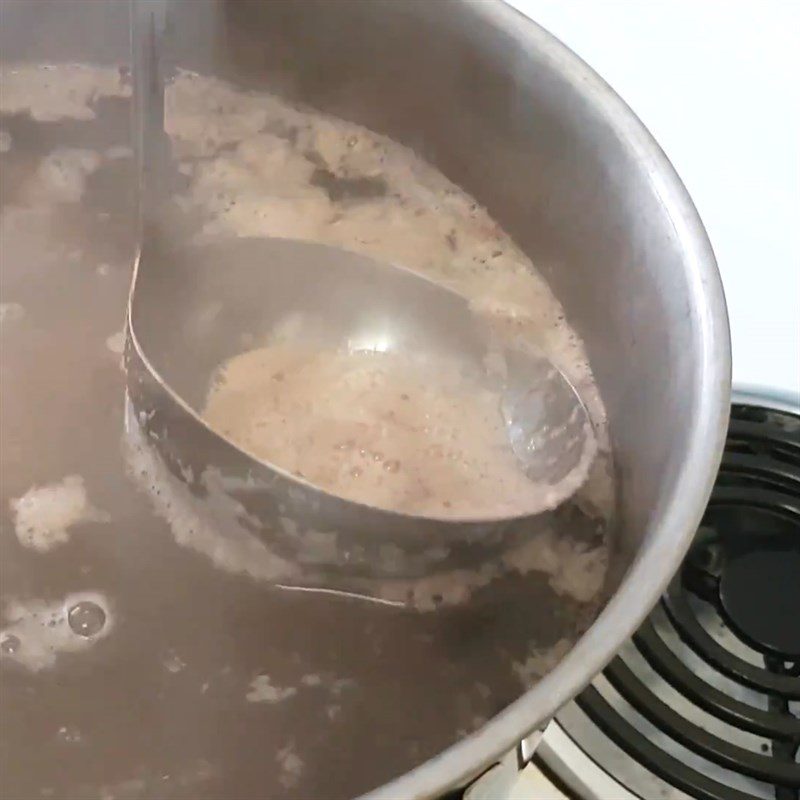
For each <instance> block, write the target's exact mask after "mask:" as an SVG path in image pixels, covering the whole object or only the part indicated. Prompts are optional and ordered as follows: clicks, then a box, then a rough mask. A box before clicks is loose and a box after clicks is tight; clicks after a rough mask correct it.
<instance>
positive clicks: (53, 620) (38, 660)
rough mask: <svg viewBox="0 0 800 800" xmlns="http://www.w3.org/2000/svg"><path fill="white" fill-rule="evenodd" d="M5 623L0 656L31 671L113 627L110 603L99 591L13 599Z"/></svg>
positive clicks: (92, 642)
mask: <svg viewBox="0 0 800 800" xmlns="http://www.w3.org/2000/svg"><path fill="white" fill-rule="evenodd" d="M5 617H6V620H7V621H8V625H7V626H6V627H5V628H4V629H3V630H2V631H0V658H2V661H4V662H5V661H9V662H14V663H17V664H19V665H21V666H23V667H25V668H27V669H29V670H30V671H31V672H39V671H40V670H43V669H50V668H52V667H53V666H55V664H56V662H57V660H58V656H59V654H62V653H80V652H83V651H85V650H87V649H89V648H91V647H93V646H94V645H95V644H96V643H97V642H98V641H100V640H102V639H104V638H105V637H106V636H108V635H109V634H110V633H111V631H112V630H113V628H114V620H113V614H112V611H111V604H110V602H109V600H108V598H107V597H106V596H105V595H103V594H101V593H100V592H93V591H86V592H76V593H74V594H70V595H67V596H66V597H65V598H63V600H59V601H56V602H47V601H46V600H41V599H31V600H12V601H11V602H9V603H8V604H7V605H6V609H5Z"/></svg>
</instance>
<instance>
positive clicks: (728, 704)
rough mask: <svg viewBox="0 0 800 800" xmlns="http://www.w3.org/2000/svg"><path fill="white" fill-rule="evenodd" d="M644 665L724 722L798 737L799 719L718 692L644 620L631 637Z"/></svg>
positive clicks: (757, 731)
mask: <svg viewBox="0 0 800 800" xmlns="http://www.w3.org/2000/svg"><path fill="white" fill-rule="evenodd" d="M633 640H634V643H635V644H636V647H637V648H638V650H639V652H640V653H641V654H642V655H643V656H644V658H645V659H646V660H647V662H648V664H650V666H651V667H652V668H653V669H654V670H655V671H656V672H657V673H658V674H659V675H660V676H661V677H662V678H663V679H664V680H665V681H667V682H668V683H669V684H671V685H672V686H673V687H674V688H675V689H676V690H677V691H678V692H680V693H681V694H683V695H685V696H686V697H687V698H688V699H689V700H691V701H692V702H693V703H694V704H695V705H697V706H699V707H700V708H702V709H703V710H705V711H708V712H709V713H711V714H713V715H714V716H716V717H718V718H719V719H722V720H724V721H725V722H728V723H731V724H732V725H735V726H736V727H739V728H742V729H744V730H746V731H749V732H750V733H755V734H758V735H760V736H765V737H767V738H768V739H781V740H786V741H794V740H795V739H800V719H797V718H796V717H793V716H791V715H783V714H777V713H772V712H769V711H764V710H763V709H760V708H755V707H754V706H751V705H749V704H748V703H743V702H741V701H740V700H736V699H735V698H733V697H730V696H729V695H727V694H725V692H723V691H720V690H719V689H717V688H716V687H715V686H712V685H711V684H709V683H706V681H704V680H703V679H702V678H699V677H698V676H697V675H696V674H695V673H693V672H692V671H691V670H690V669H689V668H688V667H687V666H686V665H685V664H684V663H683V662H682V661H681V660H680V659H679V658H678V657H677V656H676V655H675V654H674V653H673V652H672V650H670V648H669V647H668V645H667V644H666V642H664V640H663V639H662V638H661V637H660V636H659V635H658V633H657V632H656V629H655V627H654V626H653V623H652V622H651V621H650V620H647V621H646V622H645V623H644V624H643V625H642V627H641V628H640V629H639V631H638V632H637V633H636V634H635V635H634V637H633Z"/></svg>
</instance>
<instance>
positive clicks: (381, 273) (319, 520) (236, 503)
mask: <svg viewBox="0 0 800 800" xmlns="http://www.w3.org/2000/svg"><path fill="white" fill-rule="evenodd" d="M145 22H146V24H145V25H144V26H143V29H144V35H142V30H140V31H139V38H138V46H137V50H136V51H135V56H134V83H135V91H136V97H135V105H136V108H137V112H136V119H137V121H138V125H139V128H138V138H139V142H138V145H139V152H140V154H144V157H143V163H142V162H140V163H142V171H141V180H142V185H141V187H140V198H141V200H140V202H141V203H142V213H141V217H142V227H141V242H140V253H139V257H138V259H137V264H136V268H135V271H134V276H133V280H132V285H131V292H130V299H129V307H128V333H129V336H128V345H127V349H126V364H127V368H128V388H129V395H130V399H131V401H132V404H133V407H134V410H135V411H136V412H137V414H138V419H139V421H140V423H141V424H142V426H143V427H144V428H145V430H146V432H147V433H148V434H149V436H150V439H151V441H152V442H153V443H154V444H155V445H156V447H157V449H158V450H159V451H160V453H161V455H162V456H163V457H164V458H165V459H166V461H167V463H168V465H169V466H170V467H171V468H172V470H173V472H174V473H175V474H176V475H181V476H182V477H183V479H185V480H187V481H188V482H189V483H190V484H191V485H192V486H193V488H194V490H195V492H196V493H197V494H199V495H203V494H207V493H208V491H209V486H208V481H209V479H210V478H211V477H213V479H214V482H215V486H216V487H217V488H221V489H222V490H223V491H222V493H223V494H224V495H226V496H228V497H230V499H231V501H232V504H231V513H232V514H233V516H234V517H235V518H236V519H237V522H238V523H239V524H244V525H245V527H246V528H247V529H248V530H249V531H250V532H252V533H254V534H255V535H256V536H258V537H259V538H261V539H263V540H264V541H265V542H267V543H268V544H269V545H270V546H271V547H273V548H275V549H276V552H277V553H278V554H279V555H281V556H283V557H286V558H289V559H290V560H293V561H296V562H300V563H303V562H305V563H309V564H314V565H315V566H317V567H320V568H325V569H330V568H335V569H338V570H344V571H346V572H351V573H356V574H360V575H403V576H409V575H420V574H425V573H426V572H429V571H431V570H432V569H441V568H450V567H454V566H462V565H465V564H468V563H469V564H474V563H476V562H479V561H481V560H483V559H485V558H486V556H487V554H488V553H489V552H490V551H491V550H495V549H497V548H498V547H499V546H501V544H502V543H503V542H504V541H506V540H507V539H508V538H510V537H511V536H512V535H513V534H514V532H517V533H520V532H524V531H525V530H527V531H530V530H531V527H532V525H533V523H532V518H533V517H536V516H537V513H536V512H537V511H541V512H546V511H550V510H552V509H553V508H555V507H556V506H558V505H559V504H560V503H561V502H563V501H564V500H566V499H567V498H568V497H569V496H570V495H572V494H573V493H574V492H575V491H576V489H577V488H579V486H580V485H581V484H582V482H583V480H584V479H585V477H586V474H587V473H588V469H589V466H590V464H591V461H592V459H593V456H594V452H595V449H596V443H595V439H594V435H593V431H592V426H591V424H590V421H589V417H588V414H587V412H586V409H585V408H584V406H583V403H582V402H581V399H580V398H579V396H578V395H577V393H576V391H575V390H574V388H573V387H572V385H571V384H570V383H569V381H568V380H567V379H566V378H565V377H564V375H563V374H562V373H561V372H560V371H559V370H558V369H557V368H556V367H555V366H554V365H553V364H552V363H551V362H550V361H549V360H548V359H546V358H544V357H543V356H540V355H537V354H536V353H535V352H533V351H532V350H530V349H528V348H527V347H525V346H524V345H523V344H521V343H519V342H514V341H509V340H503V339H502V338H498V336H497V334H496V332H495V331H494V330H493V329H492V325H491V324H490V323H489V322H488V321H487V319H486V318H484V317H482V316H481V315H478V314H476V313H474V312H473V310H472V309H471V308H470V305H469V303H468V301H467V300H466V299H465V298H463V297H462V296H460V295H459V294H457V293H456V292H454V291H451V290H450V289H448V288H446V287H443V286H441V285H439V284H436V283H434V282H432V281H430V280H428V279H426V278H425V277H423V276H421V275H419V274H417V273H414V272H411V271H409V270H407V269H404V268H402V267H397V266H392V265H388V264H384V263H380V262H378V261H375V260H373V259H371V258H367V257H365V256H363V255H358V254H355V253H352V252H348V251H346V250H342V249H339V248H336V247H330V246H327V245H323V244H318V243H312V242H304V241H294V240H288V239H268V238H239V239H236V238H234V239H228V240H223V241H215V242H213V243H209V244H188V245H186V244H183V245H181V244H175V243H174V242H172V241H167V237H165V235H164V233H163V232H164V229H165V226H164V224H163V220H161V219H160V218H159V216H158V215H157V214H156V213H155V211H154V209H155V208H156V204H155V199H156V198H154V195H153V186H154V184H155V177H156V174H157V173H158V171H159V169H158V165H159V164H163V153H164V151H165V148H166V147H167V146H168V144H167V139H166V134H165V133H164V130H163V103H164V95H163V80H162V79H161V75H160V72H159V70H158V64H159V62H158V60H157V58H156V56H157V52H158V48H157V44H158V39H157V20H154V19H153V18H152V17H149V18H147V17H146V18H145ZM140 23H141V20H140ZM135 41H136V40H135ZM148 170H149V172H148ZM158 199H159V201H163V197H162V198H158ZM151 201H152V203H153V205H152V207H148V203H150V202H151ZM290 315H292V316H295V317H296V318H297V319H299V320H301V322H302V323H303V324H301V325H300V326H299V328H298V329H299V330H300V331H301V333H300V334H298V335H301V336H303V337H304V341H305V342H306V343H307V341H308V336H310V335H312V333H311V332H313V336H314V337H315V340H316V342H317V343H318V344H319V345H320V346H321V347H324V348H325V349H334V350H335V349H339V348H343V349H348V350H351V351H352V350H354V349H365V350H370V349H373V350H374V349H380V350H381V351H382V352H387V351H391V352H396V353H400V354H411V355H413V354H418V353H425V354H429V355H431V356H436V357H440V358H446V359H450V360H453V361H455V362H457V363H459V364H460V365H462V366H463V367H465V368H466V369H468V370H469V371H471V372H472V374H473V375H475V376H477V378H478V379H479V380H482V381H484V382H485V383H486V384H487V385H489V386H490V387H491V388H494V389H496V390H497V391H498V393H499V394H500V395H501V397H502V402H501V412H502V414H503V417H504V420H505V423H506V430H507V432H508V437H509V444H510V446H511V447H512V448H513V451H514V453H515V454H516V456H517V458H518V459H519V461H520V464H521V466H522V468H523V469H524V471H525V472H526V474H527V475H528V476H529V477H530V478H531V479H532V480H536V481H538V482H543V483H546V484H548V485H549V487H548V490H547V492H545V493H544V495H543V497H544V499H543V507H542V508H541V509H538V510H531V509H528V510H527V511H526V513H525V515H524V516H523V517H516V518H505V517H504V518H484V519H478V520H476V519H461V518H457V517H453V516H447V517H443V518H435V517H419V516H413V515H409V514H404V513H399V512H396V511H393V510H388V509H383V508H377V507H373V506H368V505H364V504H363V503H359V502H355V501H351V500H346V499H343V498H341V497H338V496H335V495H332V494H330V493H329V492H327V491H325V490H323V489H322V488H320V487H317V486H314V485H312V484H310V483H309V482H307V481H306V480H304V479H303V478H300V477H297V476H295V475H293V474H291V473H290V472H288V471H286V470H283V469H281V467H280V465H275V464H269V463H266V462H264V461H261V460H259V459H257V458H256V457H254V456H252V455H251V454H249V453H247V452H245V451H243V450H242V449H240V448H239V447H238V446H237V445H236V444H235V443H234V442H232V441H230V440H228V439H226V438H225V437H224V436H222V435H221V434H219V433H218V432H216V431H214V430H212V429H211V428H210V427H209V426H208V425H207V424H206V422H205V421H204V420H203V419H202V418H201V416H200V414H199V411H200V409H202V407H203V405H204V402H205V398H206V395H207V391H208V388H209V384H210V381H211V379H212V376H213V374H214V372H215V371H216V370H217V368H218V367H219V366H220V365H221V364H222V363H223V362H224V361H226V360H227V359H228V358H230V357H232V356H234V355H237V354H238V353H241V352H242V351H244V350H246V349H249V348H248V346H247V344H246V343H248V342H253V341H263V340H266V339H267V338H268V336H269V334H270V333H271V332H272V331H273V330H274V328H275V326H276V325H277V324H279V323H280V322H281V321H282V320H285V319H286V318H287V316H290ZM378 343H379V346H378ZM490 354H494V355H493V360H494V361H496V360H497V357H498V355H499V356H500V357H501V359H502V361H503V362H504V363H505V367H506V369H505V375H503V376H500V377H498V376H497V375H492V374H490V373H489V372H487V369H486V363H487V356H489V355H490ZM326 537H327V538H326ZM323 539H324V540H325V542H326V544H325V546H324V547H321V546H319V543H320V542H321V541H322V540H323ZM331 542H333V543H334V544H333V545H332V544H331ZM314 543H316V544H315V545H314ZM312 545H314V546H312Z"/></svg>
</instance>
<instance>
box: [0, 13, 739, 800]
mask: <svg viewBox="0 0 800 800" xmlns="http://www.w3.org/2000/svg"><path fill="white" fill-rule="evenodd" d="M87 5H91V6H92V7H93V8H92V15H93V18H94V22H93V23H92V24H91V25H87V24H85V23H84V24H80V23H79V24H75V22H74V15H75V14H77V15H78V17H80V15H81V14H87V13H88V12H87V10H86V6H87ZM56 6H60V7H61V8H60V9H56V8H55V7H56ZM101 6H104V7H103V8H101ZM15 8H16V10H17V11H19V9H21V8H22V6H21V5H20V6H18V7H15ZM37 8H38V6H37ZM9 9H10V10H8V11H7V12H6V20H5V23H6V24H5V27H6V30H5V31H4V32H3V35H4V37H6V36H7V32H8V30H9V26H13V25H14V24H15V19H16V18H15V17H14V15H13V14H12V10H13V9H11V6H9ZM70 10H71V13H72V14H73V17H72V19H73V22H71V23H69V24H67V25H63V26H57V27H56V28H54V30H57V31H58V35H53V36H52V37H51V38H50V39H49V40H48V41H45V42H44V43H42V42H41V40H40V42H39V52H38V53H37V52H36V49H37V48H36V47H33V48H31V47H28V48H26V50H25V51H24V53H19V54H18V53H15V52H14V51H13V44H11V43H10V44H9V47H8V48H7V49H6V57H8V58H14V57H26V58H35V57H36V56H39V57H41V58H48V59H53V60H56V59H60V58H67V57H71V58H80V59H82V60H90V59H95V58H97V59H101V58H104V57H105V58H117V57H118V52H117V51H116V50H114V48H113V47H112V44H113V37H110V38H106V37H102V36H101V37H97V36H94V37H92V35H91V31H92V30H94V31H95V32H97V31H98V30H100V31H102V29H103V25H104V24H107V22H108V20H109V19H111V18H115V19H116V20H117V22H119V19H120V17H119V14H120V4H118V3H114V2H109V3H107V4H100V3H92V4H86V3H83V4H81V3H77V4H70V3H59V4H53V6H52V7H51V8H50V9H49V11H50V13H53V14H61V15H67V13H68V11H70ZM15 13H16V12H15ZM20 13H21V12H20ZM103 15H106V16H105V17H103V19H101V17H102V16H103ZM103 20H105V22H104V21H103ZM174 24H175V29H176V30H177V31H180V33H181V35H180V36H179V37H176V46H177V47H178V48H179V51H178V53H177V59H178V61H179V62H181V63H183V64H184V65H186V66H189V67H193V68H196V69H198V70H200V71H203V72H211V73H215V74H219V75H221V76H224V77H226V78H230V79H233V80H235V81H237V82H239V83H241V84H243V85H250V86H255V87H266V88H269V89H271V90H278V91H280V92H281V93H283V94H284V95H285V96H287V97H289V98H291V99H295V100H298V101H301V102H303V103H307V104H309V105H311V106H313V107H315V108H319V109H322V110H325V111H328V112H330V113H333V114H336V115H338V116H341V117H344V118H346V119H351V120H353V121H356V122H359V123H361V124H363V125H366V126H367V127H370V128H372V129H375V130H377V131H380V132H382V133H385V134H387V135H389V136H391V137H392V138H394V139H396V140H398V141H400V142H403V143H405V144H407V145H409V146H411V147H412V148H413V149H415V150H416V151H417V152H418V153H420V154H421V155H423V156H424V157H426V158H427V159H428V160H429V161H431V162H432V163H433V164H434V165H435V166H437V167H438V168H439V169H440V170H441V171H443V172H444V173H445V174H446V175H447V176H448V177H449V178H450V179H451V180H453V181H454V182H455V183H457V184H458V185H460V186H462V187H463V188H464V189H465V190H467V191H468V192H470V193H471V194H473V195H474V196H475V197H476V198H477V199H478V200H479V201H480V202H481V203H483V204H485V205H486V206H487V207H488V208H489V210H490V211H491V213H492V215H493V216H494V217H495V218H496V219H497V220H498V221H499V222H500V223H501V225H503V226H504V227H505V229H506V230H507V231H508V232H509V233H510V234H511V235H512V236H513V237H514V238H515V239H516V241H517V242H518V243H519V244H520V245H521V246H522V247H523V249H525V251H526V252H527V254H528V255H529V256H530V257H531V258H532V260H533V261H534V263H536V264H538V265H539V266H540V268H541V269H542V271H543V273H544V274H545V277H546V278H547V279H548V281H549V282H550V284H551V286H552V288H553V290H554V291H555V293H556V295H557V296H558V298H559V299H560V300H561V302H562V303H563V305H564V308H565V310H566V312H567V315H568V316H569V318H570V319H571V321H572V323H573V325H574V326H575V328H576V329H577V330H578V332H579V333H580V335H581V336H582V337H583V339H584V341H585V342H586V344H587V347H588V350H589V355H590V358H591V362H592V365H593V369H594V374H595V377H596V379H597V382H598V384H599V386H600V389H601V392H602V394H603V397H604V400H605V404H606V407H607V411H608V414H609V419H610V428H611V436H612V440H613V446H614V449H615V456H616V462H617V466H618V470H619V480H620V509H619V525H620V544H619V552H618V554H617V556H618V559H619V563H620V569H619V574H618V576H617V578H616V580H617V583H618V586H617V588H616V591H615V592H614V594H613V596H612V597H611V599H610V601H609V602H608V604H607V606H606V607H605V609H604V610H603V612H602V613H601V614H600V616H599V617H598V618H597V620H596V621H595V622H594V624H593V625H592V626H591V627H590V629H589V630H588V631H587V632H586V633H585V634H584V636H583V637H582V638H581V639H580V641H579V642H578V644H577V645H576V646H575V647H574V649H573V650H572V651H571V652H570V653H569V654H568V655H567V656H566V657H565V658H564V659H563V660H562V661H561V663H560V664H559V665H558V666H557V667H556V668H555V669H554V670H553V671H552V672H550V673H549V674H548V675H547V676H546V677H545V678H544V679H543V680H542V681H541V682H540V683H538V684H537V685H536V686H534V687H533V688H532V689H530V690H529V691H528V692H527V693H526V694H524V695H523V696H522V697H520V698H519V699H518V700H517V701H516V702H514V703H513V704H511V705H510V706H508V707H506V708H505V709H504V710H503V711H501V712H500V713H499V714H497V715H496V716H495V717H494V718H493V719H492V720H491V721H489V722H488V723H487V724H485V725H484V726H483V727H482V728H481V729H480V730H478V731H477V732H476V733H474V734H473V735H471V736H469V737H467V738H465V739H463V740H462V741H460V742H458V743H457V744H455V745H453V746H451V747H450V748H449V749H447V750H446V751H444V752H443V753H441V754H440V755H438V756H436V757H435V758H432V759H430V760H429V761H427V762H426V763H424V764H422V765H420V766H419V767H417V768H416V769H413V770H412V771H411V772H409V773H407V774H405V775H403V776H402V777H399V778H398V779H396V780H394V781H392V782H391V783H388V784H386V785H384V786H382V787H381V788H378V789H375V790H374V791H372V792H370V794H369V796H370V797H371V798H386V800H390V799H391V798H397V797H404V798H421V797H434V796H436V795H437V794H440V793H442V792H444V791H445V790H447V789H449V788H452V787H455V786H459V785H463V784H464V783H465V782H467V781H468V780H469V779H470V777H472V776H474V775H475V774H477V773H478V772H480V771H481V770H482V769H483V768H485V766H486V765H488V764H489V763H491V762H492V761H493V760H494V759H496V758H497V756H498V755H499V754H501V753H503V752H505V751H507V750H509V749H510V748H511V747H512V746H514V745H515V743H517V742H518V741H519V740H520V739H521V738H523V737H524V736H525V735H526V734H528V733H529V732H530V731H532V730H534V729H536V728H537V727H539V726H541V725H542V724H543V723H544V722H545V721H546V720H547V719H548V718H550V717H551V716H552V715H553V713H554V712H555V711H556V710H557V709H558V708H559V707H560V706H561V705H562V704H563V703H564V702H566V701H567V700H568V699H570V698H571V697H573V696H574V695H575V694H577V693H578V692H579V691H580V690H581V688H582V687H583V686H585V685H586V684H587V683H588V682H589V680H590V679H591V678H592V677H593V676H594V675H595V674H596V673H597V672H598V671H599V670H600V669H601V668H602V667H603V666H604V665H605V663H606V662H607V661H608V660H609V659H610V658H611V656H612V654H613V653H614V652H615V651H616V650H617V648H618V647H619V645H620V644H621V643H622V642H623V641H624V640H625V639H626V638H627V637H629V636H630V634H631V633H632V632H633V631H634V630H635V628H636V627H637V626H638V624H639V623H640V622H641V621H642V619H643V618H644V616H645V615H646V614H647V612H648V611H649V610H650V608H651V607H652V606H653V604H654V603H655V601H656V599H657V598H658V596H659V595H660V593H661V592H662V590H663V589H664V587H665V585H666V583H667V581H668V580H669V578H670V577H671V576H672V574H673V573H674V572H675V570H676V568H677V566H678V564H679V563H680V561H681V559H682V557H683V554H684V552H685V551H686V548H687V546H688V544H689V541H690V539H691V538H692V535H693V533H694V531H695V528H696V526H697V524H698V522H699V520H700V517H701V514H702V511H703V509H704V506H705V503H706V500H707V498H708V495H709V492H710V489H711V484H712V480H713V477H714V475H715V472H716V468H717V465H718V461H719V458H720V453H721V447H722V443H723V437H724V432H725V429H726V423H727V411H728V403H729V392H730V349H729V337H728V328H727V318H726V311H725V304H724V299H723V294H722V289H721V285H720V281H719V276H718V273H717V269H716V265H715V261H714V255H713V253H712V250H711V247H710V244H709V242H708V239H707V237H706V234H705V231H704V229H703V226H702V223H701V222H700V220H699V218H698V216H697V212H696V211H695V209H694V206H693V205H692V202H691V200H690V199H689V197H688V195H687V193H686V190H685V189H684V187H683V185H682V184H681V182H680V180H679V178H678V177H677V175H676V174H675V172H674V170H673V169H672V167H671V165H670V163H669V161H668V160H667V158H666V157H665V155H664V154H663V153H662V151H661V150H660V149H659V147H658V145H657V144H656V143H655V142H654V141H653V139H652V138H651V136H650V135H649V134H648V132H647V130H646V129H645V128H644V127H643V126H642V124H641V123H640V122H639V121H638V120H637V119H636V117H635V116H634V114H633V113H632V112H631V111H630V109H629V108H628V107H627V106H626V105H625V104H624V103H623V102H622V101H621V100H620V99H619V97H617V96H616V95H615V94H614V92H613V91H612V90H611V89H610V88H609V87H608V86H607V85H606V84H605V83H604V82H603V81H602V80H601V79H600V78H599V77H598V76H597V75H596V74H594V73H593V72H592V70H591V69H589V68H588V67H587V66H586V65H585V64H583V63H582V62H581V61H580V60H579V59H578V58H577V57H576V56H575V55H574V54H572V53H571V52H570V51H569V50H567V49H566V48H565V47H564V46H563V45H561V44H560V43H559V42H558V41H556V40H555V39H554V38H553V37H552V36H550V35H549V34H548V33H547V32H545V31H544V30H542V29H541V28H539V27H538V26H537V25H535V24H534V23H532V22H531V21H529V20H528V19H526V18H524V17H523V16H522V15H520V14H518V13H517V12H515V11H514V10H512V9H511V8H510V7H508V6H506V5H505V4H503V3H502V2H499V0H440V1H439V2H435V3H422V2H411V0H409V2H398V0H341V2H337V1H335V0H294V1H293V2H265V1H264V0H230V2H227V3H226V2H224V0H220V1H219V2H215V0H192V2H177V3H175V22H174ZM45 29H46V26H42V27H41V30H45ZM117 33H118V32H117ZM9 41H10V40H9ZM181 48H185V49H183V50H181ZM111 50H114V52H113V53H112V52H111Z"/></svg>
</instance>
